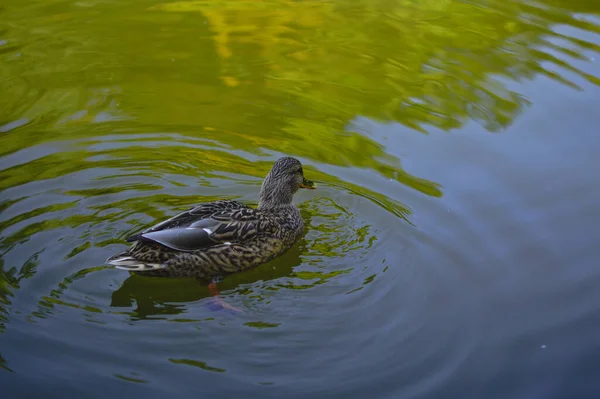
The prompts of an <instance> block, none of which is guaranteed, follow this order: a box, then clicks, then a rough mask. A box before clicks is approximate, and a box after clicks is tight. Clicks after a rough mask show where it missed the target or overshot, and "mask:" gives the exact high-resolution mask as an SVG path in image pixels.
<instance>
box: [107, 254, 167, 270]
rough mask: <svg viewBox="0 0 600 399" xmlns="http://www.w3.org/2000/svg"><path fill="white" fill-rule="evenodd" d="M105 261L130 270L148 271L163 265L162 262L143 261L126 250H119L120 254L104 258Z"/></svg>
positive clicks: (161, 267)
mask: <svg viewBox="0 0 600 399" xmlns="http://www.w3.org/2000/svg"><path fill="white" fill-rule="evenodd" d="M106 263H108V264H109V265H111V266H114V267H116V268H117V269H121V270H128V271H130V272H149V271H152V270H159V269H163V268H164V267H165V264H164V263H152V262H147V261H143V260H141V259H138V258H136V257H135V256H134V255H132V254H130V253H128V252H121V253H120V254H116V255H113V256H111V257H110V258H108V259H107V260H106Z"/></svg>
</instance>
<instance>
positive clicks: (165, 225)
mask: <svg viewBox="0 0 600 399" xmlns="http://www.w3.org/2000/svg"><path fill="white" fill-rule="evenodd" d="M237 209H251V208H249V207H248V206H247V205H245V204H242V203H241V202H237V201H225V200H221V201H215V202H207V203H204V204H200V205H196V206H194V207H192V208H190V209H188V210H187V211H185V212H181V213H180V214H178V215H175V216H173V217H172V218H170V219H167V220H165V221H162V222H160V223H158V224H156V225H154V226H152V227H150V228H148V229H146V230H144V231H142V232H141V233H138V234H135V235H132V236H130V237H127V239H126V241H128V242H134V241H138V240H140V239H141V238H142V235H143V234H147V233H151V232H157V231H164V230H170V229H176V228H186V227H190V226H191V225H192V224H193V223H195V222H198V221H200V220H202V219H206V218H209V217H210V216H211V215H214V214H218V213H220V212H224V211H234V210H237Z"/></svg>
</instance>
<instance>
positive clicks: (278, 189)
mask: <svg viewBox="0 0 600 399" xmlns="http://www.w3.org/2000/svg"><path fill="white" fill-rule="evenodd" d="M300 188H308V189H311V190H314V189H315V188H317V185H316V184H315V183H314V182H312V181H310V180H307V179H306V178H305V177H304V172H303V171H302V164H301V163H300V161H298V160H297V159H295V158H291V157H283V158H279V159H278V160H277V161H275V164H274V165H273V168H271V171H270V172H269V174H268V175H267V177H265V180H264V181H263V184H262V187H261V189H260V195H259V198H260V202H259V204H258V207H259V208H277V207H280V206H285V205H289V204H291V203H292V198H293V197H294V194H295V193H296V191H298V189H300Z"/></svg>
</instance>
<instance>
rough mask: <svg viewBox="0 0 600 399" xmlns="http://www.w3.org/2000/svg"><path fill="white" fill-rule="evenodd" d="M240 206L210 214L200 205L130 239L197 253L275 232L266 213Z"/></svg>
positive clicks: (272, 223)
mask: <svg viewBox="0 0 600 399" xmlns="http://www.w3.org/2000/svg"><path fill="white" fill-rule="evenodd" d="M237 204H239V205H241V206H236V207H234V206H231V207H230V208H229V209H227V208H225V207H221V208H219V209H218V210H216V211H215V208H213V209H212V211H213V212H210V213H209V212H206V208H205V207H203V206H202V205H201V206H199V207H196V208H193V209H191V210H189V211H187V212H183V213H181V214H179V215H177V216H175V217H174V218H171V219H169V220H167V221H165V222H163V223H160V224H158V225H156V226H154V227H152V228H151V229H148V230H146V231H144V232H143V233H141V234H139V235H137V236H133V237H131V238H133V239H135V240H141V241H153V242H156V243H159V244H161V245H164V246H166V247H168V248H172V249H175V250H178V251H196V250H199V249H202V248H208V247H211V246H214V245H220V244H231V243H233V242H237V243H239V242H244V241H246V240H249V239H251V238H253V237H255V236H256V235H257V234H259V233H266V234H269V233H273V232H274V231H275V230H276V223H275V221H274V220H272V218H270V217H266V215H265V214H264V212H262V211H261V210H258V209H253V208H249V207H247V206H245V205H243V204H241V203H237ZM208 205H212V204H208ZM201 208H203V209H201ZM224 208H225V209H224Z"/></svg>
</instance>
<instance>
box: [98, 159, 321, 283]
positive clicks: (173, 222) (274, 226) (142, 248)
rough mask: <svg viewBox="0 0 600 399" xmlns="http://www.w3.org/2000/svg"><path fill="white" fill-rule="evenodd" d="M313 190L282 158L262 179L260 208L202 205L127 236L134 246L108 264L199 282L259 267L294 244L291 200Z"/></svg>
mask: <svg viewBox="0 0 600 399" xmlns="http://www.w3.org/2000/svg"><path fill="white" fill-rule="evenodd" d="M315 187H316V186H315V184H314V183H313V182H311V181H309V180H306V179H305V178H304V174H303V171H302V164H301V163H300V161H298V160H297V159H294V158H289V157H285V158H280V159H278V160H277V161H276V162H275V164H274V165H273V168H272V169H271V171H270V172H269V174H268V175H267V177H266V178H265V180H264V181H263V184H262V187H261V190H260V195H259V198H260V202H259V203H258V208H256V209H255V208H250V207H248V206H246V205H244V204H242V203H240V202H237V201H225V200H222V201H215V202H210V203H205V204H200V205H198V206H196V207H193V208H191V209H189V210H188V211H186V212H183V213H180V214H179V215H177V216H175V217H172V218H171V219H168V220H166V221H164V222H162V223H159V224H157V225H156V226H153V227H151V228H149V229H147V230H145V231H143V232H142V233H140V234H136V235H134V236H131V237H129V238H128V239H127V241H128V242H134V244H133V245H132V246H131V247H130V248H129V249H127V250H126V251H124V252H121V253H118V254H116V255H114V256H111V257H110V258H108V260H107V263H108V264H110V265H113V266H116V267H117V268H119V269H124V270H129V271H133V272H136V273H139V274H143V275H146V276H162V277H168V276H173V277H176V276H179V277H183V276H189V277H197V278H202V279H210V278H213V277H215V276H222V275H225V274H229V273H233V272H238V271H241V270H245V269H248V268H251V267H254V266H258V265H259V264H261V263H264V262H267V261H268V260H271V259H273V258H275V257H277V256H279V255H281V254H283V253H284V252H285V251H286V250H287V249H289V248H290V247H291V246H292V245H293V244H294V243H295V242H296V241H298V239H299V238H300V236H301V235H302V233H303V230H304V223H303V221H302V217H301V216H300V211H299V210H298V208H296V206H294V205H293V204H292V197H293V196H294V193H295V192H296V191H298V189H299V188H309V189H314V188H315Z"/></svg>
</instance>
